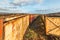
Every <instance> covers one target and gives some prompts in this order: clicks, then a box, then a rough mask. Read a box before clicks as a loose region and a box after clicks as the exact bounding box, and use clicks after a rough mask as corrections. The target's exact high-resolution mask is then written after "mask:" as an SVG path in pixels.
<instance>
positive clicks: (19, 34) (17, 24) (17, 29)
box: [4, 15, 29, 40]
mask: <svg viewBox="0 0 60 40" xmlns="http://www.w3.org/2000/svg"><path fill="white" fill-rule="evenodd" d="M28 25H29V15H26V16H24V17H21V18H17V19H15V20H11V21H8V22H6V23H4V27H5V37H4V38H5V39H4V40H23V36H24V34H25V31H26V29H27V27H28Z"/></svg>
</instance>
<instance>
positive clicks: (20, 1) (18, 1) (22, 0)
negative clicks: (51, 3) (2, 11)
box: [13, 0, 43, 4]
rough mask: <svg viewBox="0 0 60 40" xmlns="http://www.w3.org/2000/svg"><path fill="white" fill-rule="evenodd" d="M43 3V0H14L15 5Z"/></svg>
mask: <svg viewBox="0 0 60 40" xmlns="http://www.w3.org/2000/svg"><path fill="white" fill-rule="evenodd" d="M34 2H36V3H42V2H43V0H14V1H13V3H16V4H25V3H34Z"/></svg>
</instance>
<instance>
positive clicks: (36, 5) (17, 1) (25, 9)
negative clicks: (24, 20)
mask: <svg viewBox="0 0 60 40" xmlns="http://www.w3.org/2000/svg"><path fill="white" fill-rule="evenodd" d="M0 12H9V13H32V14H33V13H37V14H42V13H43V14H44V13H53V12H60V0H0Z"/></svg>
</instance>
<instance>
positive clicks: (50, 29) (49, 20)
mask: <svg viewBox="0 0 60 40" xmlns="http://www.w3.org/2000/svg"><path fill="white" fill-rule="evenodd" d="M45 24H46V34H47V35H49V34H51V35H56V36H60V17H46V22H45Z"/></svg>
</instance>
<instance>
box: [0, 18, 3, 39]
mask: <svg viewBox="0 0 60 40" xmlns="http://www.w3.org/2000/svg"><path fill="white" fill-rule="evenodd" d="M0 40H3V19H2V18H0Z"/></svg>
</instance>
